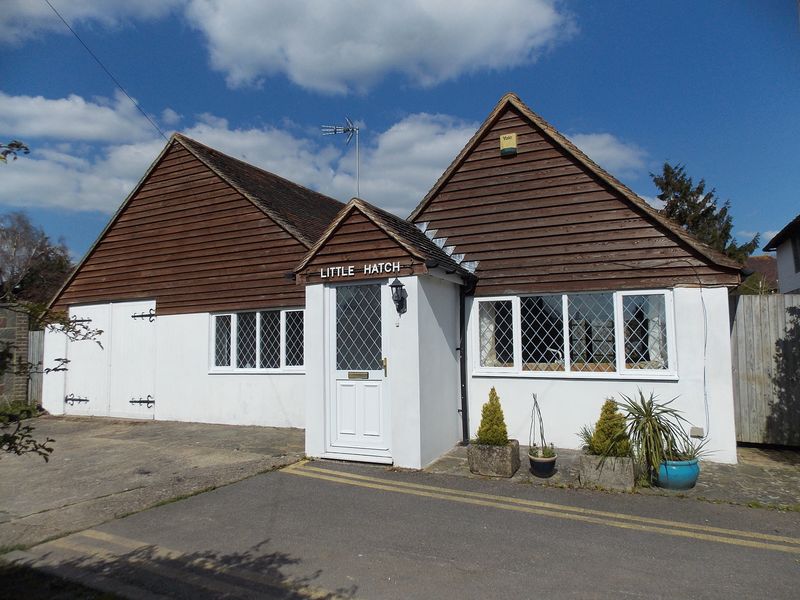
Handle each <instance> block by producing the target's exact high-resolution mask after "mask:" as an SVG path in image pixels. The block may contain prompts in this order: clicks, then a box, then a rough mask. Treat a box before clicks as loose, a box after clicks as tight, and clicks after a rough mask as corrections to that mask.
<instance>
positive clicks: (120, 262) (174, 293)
mask: <svg viewBox="0 0 800 600" xmlns="http://www.w3.org/2000/svg"><path fill="white" fill-rule="evenodd" d="M186 140H187V138H183V136H176V137H175V138H174V139H173V140H172V141H171V142H170V144H169V145H168V147H167V149H166V151H165V152H164V153H163V154H162V156H161V158H160V160H159V161H157V163H156V164H155V166H154V167H153V168H151V170H150V171H149V173H148V175H147V176H146V177H145V179H144V180H143V181H142V183H141V184H140V185H139V186H138V188H137V189H136V190H135V191H134V192H133V194H132V195H131V196H130V197H129V199H128V200H127V201H126V203H125V204H124V205H123V207H122V208H121V210H120V212H119V213H118V214H117V215H116V217H115V218H114V220H113V221H112V223H111V224H110V226H109V227H108V228H107V229H106V231H105V232H104V234H103V235H102V236H101V238H100V239H99V240H98V242H96V244H95V246H94V247H93V248H92V250H91V251H90V252H89V254H88V255H87V257H86V258H85V259H84V261H83V262H82V263H81V264H80V265H79V267H78V269H77V271H76V272H75V274H74V275H73V276H72V278H71V280H70V281H69V282H68V284H67V285H66V286H65V287H64V289H63V290H62V291H61V293H60V294H59V296H58V297H57V299H56V301H55V302H54V306H55V308H58V309H66V308H67V307H68V306H69V305H74V304H87V303H94V302H108V301H121V300H131V299H137V298H154V299H155V300H156V306H157V311H158V313H159V314H162V315H163V314H179V313H192V312H207V311H208V312H210V311H216V310H242V309H255V308H277V307H289V306H303V305H304V304H305V294H304V290H303V288H302V287H299V286H296V285H295V283H294V282H293V281H291V279H287V278H286V276H285V274H286V273H287V272H289V271H291V270H292V268H293V267H294V266H295V265H296V264H297V263H298V262H299V261H300V259H301V258H302V257H303V256H304V255H305V254H306V252H307V251H308V247H309V245H310V244H309V243H306V242H305V241H304V240H305V239H311V238H312V236H314V235H315V234H316V232H317V231H318V230H320V225H321V223H322V222H323V221H324V220H325V219H326V218H327V215H329V214H330V215H331V216H332V214H331V213H332V211H331V210H330V207H331V206H334V207H335V208H336V211H333V212H338V209H339V208H341V206H342V204H341V203H339V202H336V201H335V200H332V199H330V198H326V197H322V199H319V198H318V196H319V195H318V194H316V193H314V192H310V190H305V188H301V187H300V186H294V187H295V188H297V189H298V190H300V191H299V192H296V191H294V190H287V188H289V187H291V186H293V185H294V184H291V183H289V182H286V180H283V179H281V178H278V177H274V176H273V177H272V178H270V177H267V176H265V172H264V171H261V170H260V169H256V168H255V167H252V168H251V173H252V174H253V181H252V182H249V183H250V184H251V185H250V186H248V189H249V192H250V193H249V194H248V196H249V197H245V196H244V195H243V194H242V193H241V192H240V191H239V190H238V189H236V188H235V187H234V186H233V185H232V184H231V182H230V181H228V180H226V179H224V178H223V176H221V174H220V172H222V175H227V176H228V177H232V176H234V175H235V176H236V177H237V179H238V183H239V185H240V186H241V187H244V186H246V185H247V183H248V182H247V181H246V179H247V177H246V176H247V172H246V169H245V168H244V167H242V166H241V165H244V163H241V162H240V161H236V159H231V158H230V157H224V155H220V154H219V153H216V152H215V154H216V155H217V156H216V157H215V161H214V163H213V164H211V165H209V164H205V163H204V162H203V161H202V160H201V159H200V158H198V156H197V154H198V151H197V147H198V146H201V145H199V144H196V143H195V145H194V147H193V148H192V149H193V150H195V152H194V153H193V152H190V151H189V149H187V145H188V144H187V143H186ZM203 148H205V147H203ZM201 150H202V148H201ZM209 150H210V149H209ZM209 154H210V153H206V155H205V156H204V157H205V158H206V159H207V160H208V155H209ZM201 156H203V155H201ZM225 159H229V160H227V161H226V160H225ZM245 166H246V165H245ZM226 167H227V168H226ZM217 171H220V172H217ZM266 175H269V174H266ZM237 187H238V186H237ZM256 191H257V192H258V193H259V194H260V197H259V199H260V202H254V198H253V197H250V196H252V194H254V193H255V192H256ZM278 197H279V199H278V200H276V198H278ZM300 197H304V200H305V204H304V203H303V202H302V201H301V199H300ZM293 201H296V202H297V203H298V206H300V208H301V209H302V210H309V211H310V212H312V213H315V216H314V217H312V218H310V219H306V220H303V219H300V218H298V216H297V214H295V213H294V212H292V211H290V210H288V209H287V205H289V204H291V202H293ZM271 203H274V204H271ZM265 205H268V206H269V212H272V213H273V214H277V216H278V218H280V220H281V221H282V222H281V223H280V224H279V223H278V222H276V219H273V218H272V217H270V216H269V214H268V211H267V210H266V207H265ZM276 205H277V208H276ZM317 205H318V206H317ZM314 206H317V208H318V209H319V210H316V211H315V209H314ZM278 211H285V214H284V213H283V212H278ZM287 223H288V225H289V227H290V228H291V229H294V230H295V231H294V234H293V233H290V231H289V230H287ZM327 225H328V222H325V223H324V225H323V226H322V229H324V228H325V226H327ZM300 236H302V237H303V238H304V240H298V237H300Z"/></svg>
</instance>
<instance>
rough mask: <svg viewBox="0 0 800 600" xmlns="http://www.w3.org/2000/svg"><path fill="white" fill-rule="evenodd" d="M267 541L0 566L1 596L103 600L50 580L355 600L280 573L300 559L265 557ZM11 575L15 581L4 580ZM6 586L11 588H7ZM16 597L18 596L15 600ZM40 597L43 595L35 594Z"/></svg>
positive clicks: (171, 592) (348, 592)
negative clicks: (236, 548)
mask: <svg viewBox="0 0 800 600" xmlns="http://www.w3.org/2000/svg"><path fill="white" fill-rule="evenodd" d="M267 543H268V542H266V541H265V542H262V543H261V544H258V545H257V546H256V547H254V548H252V549H251V550H248V551H246V552H235V553H231V554H222V553H216V552H196V553H192V554H177V553H175V554H172V553H170V552H168V551H165V550H163V549H160V548H156V547H153V546H148V547H143V548H140V549H138V550H135V551H133V552H129V553H127V554H123V555H114V556H112V555H104V554H100V555H94V556H91V557H81V558H73V559H69V560H65V561H64V562H61V563H59V564H57V565H55V566H48V568H47V572H46V573H42V572H40V571H38V570H36V569H32V568H30V567H27V566H19V565H3V566H0V577H3V581H4V583H3V586H4V590H3V591H4V592H6V593H9V592H10V595H9V596H8V597H9V598H23V597H27V598H34V599H38V598H52V597H54V596H52V595H51V594H50V592H53V590H54V589H57V590H59V591H65V590H66V591H68V592H75V591H76V589H75V588H80V589H81V593H80V594H78V595H77V596H71V595H65V596H58V597H86V598H92V599H94V598H98V599H99V598H107V597H108V596H107V595H103V594H101V593H98V594H97V595H93V594H92V593H91V590H88V589H86V588H83V586H81V585H80V584H77V583H76V584H74V586H73V585H72V584H70V583H67V582H65V581H63V580H56V581H55V582H54V581H52V579H53V578H52V577H51V578H50V580H49V581H48V577H49V576H56V577H59V576H63V577H65V578H68V579H71V580H76V579H77V580H80V581H82V582H86V583H87V584H89V585H91V584H92V579H93V577H99V578H102V579H105V580H112V581H114V582H115V583H116V584H118V586H120V587H124V586H125V585H128V586H133V587H132V588H128V589H129V590H130V591H133V592H134V593H136V594H138V593H141V591H143V590H146V591H148V592H151V593H156V594H160V595H163V596H166V597H169V598H193V599H195V600H203V599H205V598H208V599H211V598H220V597H224V598H263V599H268V600H272V599H278V598H280V599H286V600H307V599H308V598H315V599H319V600H325V599H330V600H333V599H340V598H353V597H355V594H356V591H357V588H356V586H351V587H349V588H346V589H344V588H340V589H338V590H336V591H327V590H321V589H318V588H315V587H314V581H315V580H316V579H318V578H319V576H320V574H321V572H320V571H317V572H315V573H313V574H311V575H309V576H304V577H291V578H288V577H287V576H286V575H285V574H283V573H282V569H284V568H286V567H289V566H292V565H297V564H299V563H300V561H299V560H298V559H295V558H292V557H290V556H289V555H287V554H285V553H283V552H272V553H263V552H262V551H261V548H262V547H263V546H265V545H266V544H267ZM4 575H13V577H4ZM15 581H19V582H20V589H18V590H15V583H14V582H15ZM6 585H10V586H11V589H10V590H9V589H8V588H6ZM15 592H19V595H15ZM39 592H42V593H41V594H39Z"/></svg>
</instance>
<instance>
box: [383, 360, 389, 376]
mask: <svg viewBox="0 0 800 600" xmlns="http://www.w3.org/2000/svg"><path fill="white" fill-rule="evenodd" d="M388 375H389V359H388V358H386V357H385V356H384V357H383V376H384V377H386V376H388Z"/></svg>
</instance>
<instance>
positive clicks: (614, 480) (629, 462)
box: [578, 454, 636, 492]
mask: <svg viewBox="0 0 800 600" xmlns="http://www.w3.org/2000/svg"><path fill="white" fill-rule="evenodd" d="M602 459H603V457H602V456H591V455H588V454H581V455H580V456H579V457H578V482H579V483H580V485H581V487H600V488H604V489H607V490H617V491H620V492H632V491H633V486H634V483H635V481H636V479H635V474H634V468H633V459H631V458H626V457H620V458H618V457H613V456H610V457H608V458H606V460H605V461H604V462H603V463H602V465H601V464H600V463H601V461H602Z"/></svg>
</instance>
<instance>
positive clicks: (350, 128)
mask: <svg viewBox="0 0 800 600" xmlns="http://www.w3.org/2000/svg"><path fill="white" fill-rule="evenodd" d="M344 120H345V122H346V123H347V125H323V126H322V128H321V129H322V135H336V134H337V133H346V134H347V139H346V140H345V142H344V143H345V144H349V143H350V140H352V139H353V136H354V135H355V138H356V197H357V198H360V197H361V184H360V180H359V172H358V170H359V162H360V157H359V155H358V127H357V126H356V125H354V124H353V122H352V121H351V120H350V117H345V118H344Z"/></svg>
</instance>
